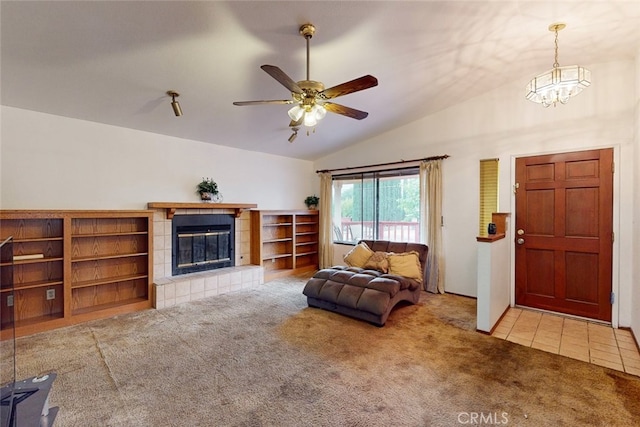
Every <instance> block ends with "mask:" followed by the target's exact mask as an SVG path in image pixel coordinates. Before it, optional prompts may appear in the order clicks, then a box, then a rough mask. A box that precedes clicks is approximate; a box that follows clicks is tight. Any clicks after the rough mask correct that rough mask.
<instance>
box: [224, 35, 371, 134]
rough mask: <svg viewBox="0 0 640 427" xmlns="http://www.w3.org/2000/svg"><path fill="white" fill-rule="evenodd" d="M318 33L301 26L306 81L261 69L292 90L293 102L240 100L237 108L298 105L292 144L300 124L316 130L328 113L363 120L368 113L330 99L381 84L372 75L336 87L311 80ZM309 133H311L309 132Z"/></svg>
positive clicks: (273, 68) (272, 68)
mask: <svg viewBox="0 0 640 427" xmlns="http://www.w3.org/2000/svg"><path fill="white" fill-rule="evenodd" d="M315 32H316V28H315V27H314V26H313V25H312V24H304V25H302V26H301V27H300V34H302V36H304V38H305V39H306V40H307V78H306V80H301V81H299V82H295V81H293V79H291V78H290V77H289V76H288V75H287V74H286V73H285V72H284V71H282V70H281V69H280V68H278V67H276V66H275V65H263V66H261V67H260V68H262V69H263V70H264V71H265V72H266V73H267V74H269V75H270V76H271V77H273V78H274V79H276V80H277V81H278V82H280V84H281V85H283V86H284V87H286V88H287V89H289V91H290V92H291V97H292V99H283V100H265V101H237V102H234V103H233V104H234V105H240V106H244V105H265V104H295V105H294V106H293V108H291V109H290V110H289V117H290V118H291V122H290V123H289V126H290V127H291V128H292V129H293V132H294V134H293V135H291V137H290V138H289V142H293V140H294V139H295V136H296V135H297V133H298V130H299V128H300V126H301V125H304V126H306V127H314V126H315V125H316V124H317V123H318V121H319V120H322V118H324V116H325V115H326V114H327V111H329V112H331V113H336V114H342V115H343V116H347V117H351V118H352V119H357V120H362V119H364V118H366V117H367V116H368V115H369V113H367V112H366V111H360V110H356V109H355V108H350V107H345V106H344V105H340V104H336V103H333V102H328V100H330V99H333V98H337V97H339V96H343V95H347V94H350V93H353V92H358V91H361V90H364V89H369V88H371V87H374V86H377V85H378V79H376V78H375V77H373V76H371V75H366V76H362V77H360V78H357V79H355V80H351V81H348V82H345V83H342V84H339V85H337V86H333V87H330V88H328V89H325V88H324V84H322V83H321V82H317V81H314V80H310V79H309V40H310V39H311V37H313V35H314V34H315ZM307 134H308V132H307Z"/></svg>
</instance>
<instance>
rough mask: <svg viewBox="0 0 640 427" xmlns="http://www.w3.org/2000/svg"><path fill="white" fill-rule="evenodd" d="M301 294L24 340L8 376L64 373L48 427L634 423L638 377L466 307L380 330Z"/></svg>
mask: <svg viewBox="0 0 640 427" xmlns="http://www.w3.org/2000/svg"><path fill="white" fill-rule="evenodd" d="M303 285H304V280H303V279H301V278H294V279H282V280H279V281H276V282H271V283H268V284H265V285H263V286H261V287H260V288H259V289H254V290H246V291H241V292H237V293H232V294H226V295H222V296H218V297H214V298H209V299H205V300H200V301H195V302H192V303H187V304H183V305H180V306H177V307H172V308H169V309H164V310H159V311H157V310H148V311H144V312H140V313H135V314H131V315H123V316H119V317H116V318H112V319H107V320H101V321H95V322H90V323H87V324H84V325H78V326H73V327H69V328H64V329H59V330H55V331H51V332H46V333H42V334H38V335H33V336H31V337H25V338H20V339H19V340H18V349H17V354H18V368H19V369H18V376H19V377H20V378H25V377H29V376H32V375H36V374H39V373H43V372H47V371H56V372H57V373H58V379H57V380H56V382H55V383H54V386H53V392H52V396H51V405H52V406H55V405H58V406H60V413H59V415H58V418H57V420H56V423H55V425H56V427H62V426H295V427H298V426H456V425H478V424H481V425H492V424H493V425H509V426H536V427H537V426H578V425H579V426H591V425H593V426H631V425H634V424H635V425H637V423H638V420H640V400H639V398H638V396H640V378H638V377H634V376H631V375H628V374H625V373H622V372H617V371H613V370H610V369H607V368H602V367H599V366H595V365H590V364H588V363H584V362H580V361H577V360H573V359H568V358H565V357H562V356H558V355H553V354H550V353H545V352H543V351H539V350H535V349H531V348H527V347H523V346H519V345H516V344H513V343H511V342H508V341H504V340H499V339H496V338H492V337H489V336H486V335H483V334H479V333H477V332H475V300H473V299H469V298H464V297H459V296H453V295H432V294H424V295H423V298H422V299H421V302H420V304H418V305H415V306H403V307H401V308H399V309H397V310H395V311H394V312H393V313H392V314H391V316H390V318H389V321H388V322H387V325H386V326H385V327H383V328H378V327H375V326H371V325H369V324H367V323H363V322H361V321H357V320H353V319H349V318H347V317H343V316H340V315H337V314H333V313H329V312H326V311H321V310H318V309H312V308H308V307H307V306H306V301H305V299H304V297H303V296H302V294H301V291H302V287H303ZM473 420H475V421H476V422H475V423H474V422H472V421H473Z"/></svg>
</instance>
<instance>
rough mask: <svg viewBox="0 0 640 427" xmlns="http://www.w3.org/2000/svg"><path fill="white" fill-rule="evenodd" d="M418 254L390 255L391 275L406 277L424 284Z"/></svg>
mask: <svg viewBox="0 0 640 427" xmlns="http://www.w3.org/2000/svg"><path fill="white" fill-rule="evenodd" d="M418 256H419V255H418V252H416V251H410V252H405V253H402V254H389V256H388V258H389V274H394V275H397V276H404V277H408V278H410V279H415V280H417V281H419V282H422V267H421V266H420V258H419V257H418Z"/></svg>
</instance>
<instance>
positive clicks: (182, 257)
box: [171, 214, 235, 276]
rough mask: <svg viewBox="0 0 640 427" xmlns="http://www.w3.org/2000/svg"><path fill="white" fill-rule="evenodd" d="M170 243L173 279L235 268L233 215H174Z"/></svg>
mask: <svg viewBox="0 0 640 427" xmlns="http://www.w3.org/2000/svg"><path fill="white" fill-rule="evenodd" d="M172 241H173V244H172V249H171V262H172V269H171V272H172V275H174V276H178V275H180V274H187V273H195V272H198V271H205V270H214V269H217V268H225V267H233V266H234V265H235V253H234V249H235V248H234V242H235V219H234V217H233V215H228V214H210V215H176V216H174V217H173V221H172Z"/></svg>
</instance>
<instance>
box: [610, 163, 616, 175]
mask: <svg viewBox="0 0 640 427" xmlns="http://www.w3.org/2000/svg"><path fill="white" fill-rule="evenodd" d="M611 173H616V162H611Z"/></svg>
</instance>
